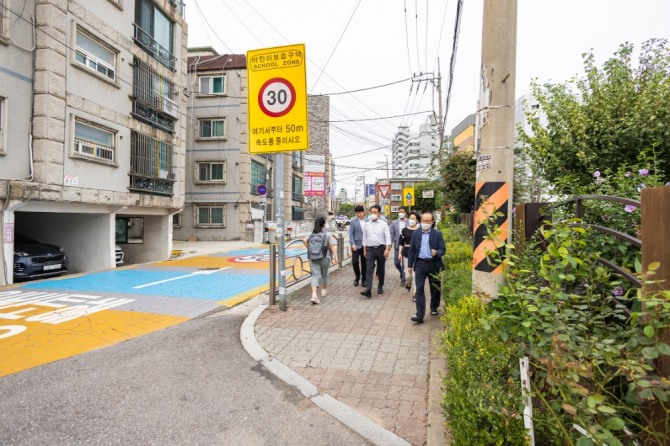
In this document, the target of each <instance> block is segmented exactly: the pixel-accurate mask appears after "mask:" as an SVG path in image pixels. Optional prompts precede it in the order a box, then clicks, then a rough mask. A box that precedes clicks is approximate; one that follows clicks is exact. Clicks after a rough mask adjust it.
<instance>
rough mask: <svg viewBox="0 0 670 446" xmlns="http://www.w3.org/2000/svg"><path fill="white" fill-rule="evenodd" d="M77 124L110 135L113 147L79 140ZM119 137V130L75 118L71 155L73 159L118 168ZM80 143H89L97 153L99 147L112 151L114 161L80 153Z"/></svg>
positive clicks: (92, 154) (73, 121) (93, 154)
mask: <svg viewBox="0 0 670 446" xmlns="http://www.w3.org/2000/svg"><path fill="white" fill-rule="evenodd" d="M77 124H81V125H84V126H88V127H92V128H94V129H96V130H99V131H102V132H106V133H110V134H111V136H112V146H111V147H107V146H104V145H102V144H98V143H96V142H94V141H90V140H86V139H82V138H78V137H77ZM118 137H119V132H118V130H115V129H112V128H109V127H105V126H104V125H101V124H98V123H95V122H91V121H89V120H86V119H83V118H80V117H73V120H72V145H71V147H72V154H71V157H72V158H77V159H82V160H86V161H92V162H96V163H102V164H107V165H114V166H117V156H118V153H117V152H118V149H117V148H118V145H119V144H118ZM80 142H88V143H90V144H92V145H93V149H94V150H95V151H96V152H97V151H98V146H100V147H102V148H105V149H108V150H111V152H112V159H107V158H104V157H101V156H98V155H96V154H95V153H91V154H88V153H84V152H81V151H79V143H80Z"/></svg>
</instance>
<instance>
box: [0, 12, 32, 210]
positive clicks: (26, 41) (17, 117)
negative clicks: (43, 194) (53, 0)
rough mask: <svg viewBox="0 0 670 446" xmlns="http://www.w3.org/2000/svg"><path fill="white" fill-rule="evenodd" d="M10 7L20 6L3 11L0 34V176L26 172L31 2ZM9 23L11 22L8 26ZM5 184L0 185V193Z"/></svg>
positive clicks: (28, 163) (3, 189)
mask: <svg viewBox="0 0 670 446" xmlns="http://www.w3.org/2000/svg"><path fill="white" fill-rule="evenodd" d="M19 6H20V7H19ZM10 7H11V9H12V11H15V10H16V12H19V11H21V9H23V14H22V16H21V18H18V17H17V16H15V15H14V14H12V13H9V12H8V11H4V12H5V14H3V15H5V16H7V17H6V19H5V21H4V30H5V32H4V34H0V97H2V98H5V101H4V110H2V114H3V116H2V118H1V119H2V120H3V121H2V122H0V127H1V128H2V134H0V178H3V179H12V178H16V179H18V178H26V177H28V176H29V175H30V150H29V147H30V116H31V112H32V99H31V98H32V88H33V53H32V51H30V49H31V48H32V47H33V45H34V43H35V42H34V39H33V33H32V25H31V19H30V17H31V16H34V15H35V2H34V1H33V0H25V1H22V2H21V5H19V4H18V3H12V4H10ZM10 25H11V26H10ZM5 191H6V188H5V187H0V197H2V196H4V194H5Z"/></svg>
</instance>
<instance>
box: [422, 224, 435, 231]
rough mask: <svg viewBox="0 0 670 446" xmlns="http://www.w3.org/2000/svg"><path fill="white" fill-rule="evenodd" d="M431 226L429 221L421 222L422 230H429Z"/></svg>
mask: <svg viewBox="0 0 670 446" xmlns="http://www.w3.org/2000/svg"><path fill="white" fill-rule="evenodd" d="M431 226H433V225H432V224H431V223H421V229H423V230H424V231H427V230H429V229H430V227H431Z"/></svg>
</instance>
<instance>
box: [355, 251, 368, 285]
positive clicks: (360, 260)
mask: <svg viewBox="0 0 670 446" xmlns="http://www.w3.org/2000/svg"><path fill="white" fill-rule="evenodd" d="M351 265H352V266H353V267H354V274H356V279H360V278H361V277H362V278H363V280H367V275H366V272H367V269H368V268H367V261H366V260H365V257H364V256H363V248H360V249H356V251H351Z"/></svg>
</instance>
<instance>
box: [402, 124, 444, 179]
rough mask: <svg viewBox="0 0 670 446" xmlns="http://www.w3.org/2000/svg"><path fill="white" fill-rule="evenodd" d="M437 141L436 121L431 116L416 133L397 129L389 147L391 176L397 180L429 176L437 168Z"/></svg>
mask: <svg viewBox="0 0 670 446" xmlns="http://www.w3.org/2000/svg"><path fill="white" fill-rule="evenodd" d="M439 140H440V137H439V132H438V125H437V121H436V120H435V117H434V116H432V115H431V116H429V117H428V118H426V121H425V122H423V123H422V124H421V125H420V126H419V131H418V132H411V131H410V128H409V127H408V126H401V127H398V132H397V133H396V134H395V135H394V137H393V142H392V145H391V147H392V149H391V150H392V155H391V160H392V161H391V164H392V167H393V173H392V175H393V176H394V177H398V178H419V177H425V176H429V174H430V173H433V170H435V168H436V167H437V154H438V149H439Z"/></svg>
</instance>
